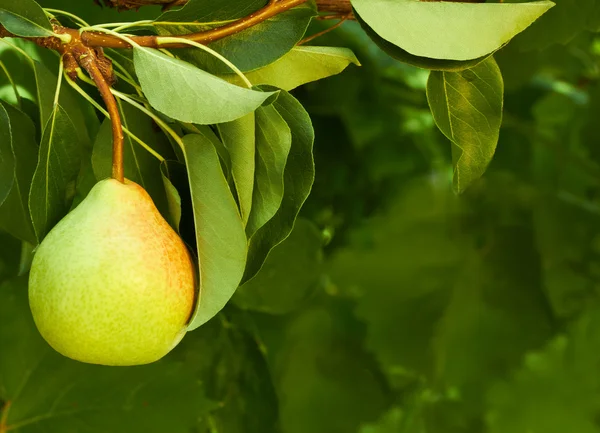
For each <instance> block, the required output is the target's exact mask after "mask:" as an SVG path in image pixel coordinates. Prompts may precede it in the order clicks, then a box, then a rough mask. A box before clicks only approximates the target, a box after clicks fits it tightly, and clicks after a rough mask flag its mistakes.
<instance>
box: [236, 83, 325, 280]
mask: <svg viewBox="0 0 600 433" xmlns="http://www.w3.org/2000/svg"><path fill="white" fill-rule="evenodd" d="M273 107H274V108H275V109H276V110H277V112H278V113H279V114H280V115H281V117H283V120H285V122H286V123H287V125H288V126H289V128H290V130H291V132H292V147H291V150H290V152H289V157H288V160H287V164H286V166H285V171H284V174H283V176H284V194H283V200H282V202H281V207H280V208H279V210H278V211H277V213H276V214H275V216H274V217H273V218H271V219H270V220H269V222H268V223H267V224H265V225H264V226H263V227H262V228H261V229H260V230H258V231H257V232H256V233H255V234H254V236H252V238H251V239H250V244H249V252H248V264H247V266H246V270H245V273H244V278H243V282H245V281H248V280H249V279H250V278H252V277H253V276H254V275H256V273H257V272H258V271H259V270H260V268H261V267H262V265H263V263H264V261H265V259H266V258H267V256H268V254H269V251H271V249H272V248H273V247H275V246H276V245H278V244H280V243H281V242H282V241H283V240H284V239H285V238H287V237H288V236H289V234H290V232H291V231H292V228H293V227H294V221H295V220H296V217H297V215H298V212H299V211H300V209H301V208H302V205H303V204H304V202H305V200H306V198H307V197H308V195H309V193H310V190H311V188H312V185H313V182H314V178H315V166H314V160H313V153H312V151H313V143H314V130H313V127H312V123H311V121H310V117H309V116H308V113H307V112H306V110H304V108H303V107H302V105H301V104H300V103H299V102H298V101H297V100H296V99H295V98H294V97H293V96H291V95H290V94H289V93H287V92H281V94H280V95H279V98H277V101H276V102H275V103H274V104H273Z"/></svg>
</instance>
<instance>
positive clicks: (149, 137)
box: [92, 105, 175, 217]
mask: <svg viewBox="0 0 600 433" xmlns="http://www.w3.org/2000/svg"><path fill="white" fill-rule="evenodd" d="M121 117H122V121H123V126H124V127H126V128H127V129H128V130H129V131H131V132H132V133H133V134H135V135H136V136H137V137H138V138H140V139H141V140H143V141H144V143H146V144H147V145H149V146H150V147H151V148H152V149H153V150H155V151H156V152H158V153H159V154H160V155H162V157H163V158H165V159H175V154H174V152H173V149H172V148H171V145H170V143H169V141H168V140H167V138H166V137H165V136H164V135H163V134H158V133H157V132H156V130H155V129H154V124H153V122H152V119H150V118H149V117H148V116H146V115H145V114H144V113H142V112H141V111H140V110H138V109H136V108H133V107H131V106H129V105H122V106H121ZM123 154H124V155H123V162H124V170H125V177H126V178H127V179H129V180H132V181H133V182H136V183H137V184H139V185H141V186H142V187H143V188H144V189H145V190H146V191H148V193H149V194H150V196H151V197H152V200H153V201H154V204H155V205H156V207H157V208H158V209H159V210H160V212H161V213H162V215H163V216H165V217H167V216H168V215H169V211H168V208H169V206H168V203H167V196H166V194H165V187H164V185H163V182H162V180H161V172H160V161H159V160H158V159H156V158H155V157H154V156H153V155H151V154H150V152H148V151H147V150H146V149H144V148H143V147H142V146H141V145H140V144H139V143H137V142H136V141H134V140H133V139H132V138H131V137H129V135H125V146H124V149H123ZM92 165H93V168H94V174H95V175H96V180H102V179H106V178H109V177H110V176H111V170H112V127H111V123H110V120H108V119H107V120H105V121H104V123H103V124H102V126H101V128H100V131H99V132H98V135H97V136H96V142H95V143H94V152H93V154H92Z"/></svg>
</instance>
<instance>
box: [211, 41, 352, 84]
mask: <svg viewBox="0 0 600 433" xmlns="http://www.w3.org/2000/svg"><path fill="white" fill-rule="evenodd" d="M351 63H353V64H355V65H357V66H360V62H359V61H358V59H357V58H356V56H355V55H354V53H353V52H352V51H351V50H349V49H348V48H338V47H312V46H299V47H295V48H292V50H291V51H290V52H289V53H287V54H286V55H285V56H283V57H282V58H280V59H279V60H276V61H275V62H273V63H271V64H270V65H267V66H265V67H263V68H260V69H256V70H254V71H252V72H249V73H247V74H246V77H248V79H249V80H250V81H251V82H252V83H253V84H268V85H271V86H275V87H278V88H280V89H283V90H288V91H289V90H293V89H295V88H296V87H298V86H301V85H303V84H306V83H310V82H311V81H317V80H321V79H323V78H327V77H330V76H332V75H336V74H339V73H340V72H342V71H343V70H344V69H346V67H348V65H350V64H351ZM223 78H224V79H226V80H227V81H229V82H230V83H234V84H237V85H241V84H242V82H241V79H240V78H239V77H238V76H237V75H235V74H227V75H223Z"/></svg>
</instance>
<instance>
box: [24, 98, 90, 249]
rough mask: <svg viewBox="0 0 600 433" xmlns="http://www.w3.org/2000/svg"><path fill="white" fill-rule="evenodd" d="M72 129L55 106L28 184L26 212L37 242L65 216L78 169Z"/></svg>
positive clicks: (78, 150)
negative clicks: (29, 214)
mask: <svg viewBox="0 0 600 433" xmlns="http://www.w3.org/2000/svg"><path fill="white" fill-rule="evenodd" d="M76 137H77V131H76V129H75V125H73V122H72V121H71V119H70V118H69V115H68V114H67V113H66V112H65V110H64V109H63V108H62V107H61V106H60V105H59V104H57V105H56V106H55V108H54V111H53V113H52V115H51V116H50V119H49V120H48V123H47V124H46V127H45V128H44V133H43V136H42V142H41V144H40V153H39V160H38V165H37V168H36V170H35V174H34V176H33V180H32V183H31V191H30V193H29V209H30V211H31V218H32V220H33V226H34V228H35V233H36V237H37V239H38V242H41V241H42V239H43V238H44V237H45V236H46V234H48V232H49V231H50V229H51V228H52V227H54V225H55V224H56V223H58V221H60V219H61V218H62V217H63V216H65V215H66V214H67V212H68V211H69V208H70V206H71V201H72V200H73V197H74V195H75V183H76V180H77V175H78V174H79V169H80V168H81V143H78V141H77V139H76Z"/></svg>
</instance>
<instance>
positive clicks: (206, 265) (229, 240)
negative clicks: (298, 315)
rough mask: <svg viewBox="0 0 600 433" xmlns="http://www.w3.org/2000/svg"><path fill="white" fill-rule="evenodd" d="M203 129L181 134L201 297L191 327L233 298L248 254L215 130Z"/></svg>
mask: <svg viewBox="0 0 600 433" xmlns="http://www.w3.org/2000/svg"><path fill="white" fill-rule="evenodd" d="M200 132H202V135H201V134H192V135H187V136H185V137H184V138H183V143H184V145H185V158H186V164H187V167H188V176H189V183H190V189H191V193H192V204H193V208H194V220H195V223H196V242H197V245H198V259H199V262H200V299H199V303H198V306H197V308H196V312H195V314H194V318H193V319H192V322H191V323H190V326H189V329H190V330H192V329H195V328H197V327H199V326H200V325H202V324H204V323H205V322H207V321H208V320H210V319H211V318H212V317H213V316H214V315H215V314H217V313H218V312H219V311H220V310H221V309H222V308H223V307H224V306H225V304H226V303H227V301H229V299H230V298H231V297H232V296H233V293H234V292H235V290H236V289H237V287H238V285H239V283H240V280H241V278H242V275H243V273H244V267H245V264H246V254H247V241H246V235H245V233H244V225H243V223H242V219H241V217H240V214H239V212H238V208H237V204H236V203H235V200H234V198H233V195H232V194H231V190H230V189H229V185H228V184H227V180H226V179H225V176H224V175H223V171H222V170H221V163H220V162H219V157H218V156H217V151H216V150H215V147H214V145H213V144H212V140H213V138H211V134H212V131H211V130H210V129H208V128H202V129H201V130H200ZM213 135H214V134H213Z"/></svg>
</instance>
